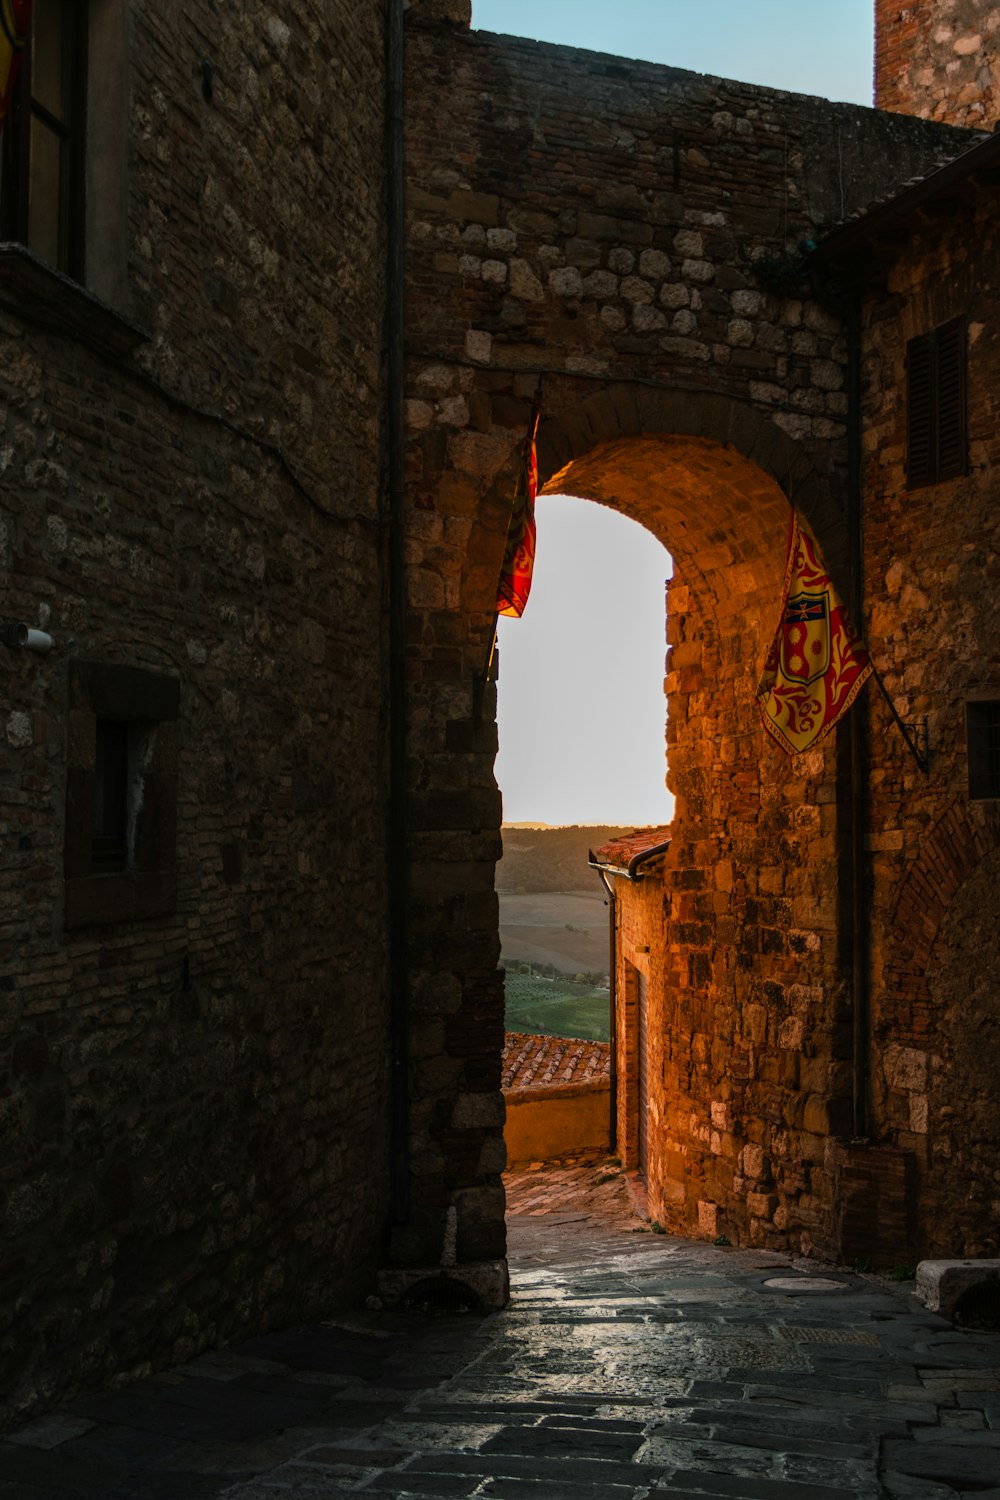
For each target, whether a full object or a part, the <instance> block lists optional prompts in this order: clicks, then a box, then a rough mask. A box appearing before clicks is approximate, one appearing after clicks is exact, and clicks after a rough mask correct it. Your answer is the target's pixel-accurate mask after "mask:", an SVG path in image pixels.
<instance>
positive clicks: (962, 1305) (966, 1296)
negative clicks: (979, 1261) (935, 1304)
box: [952, 1281, 1000, 1333]
mask: <svg viewBox="0 0 1000 1500" xmlns="http://www.w3.org/2000/svg"><path fill="white" fill-rule="evenodd" d="M952 1319H953V1321H954V1322H955V1323H956V1325H957V1326H958V1327H959V1328H974V1329H977V1330H978V1331H979V1332H980V1333H1000V1281H981V1282H980V1283H979V1285H978V1286H970V1287H967V1288H966V1290H965V1291H964V1292H963V1293H962V1295H961V1297H959V1299H958V1301H957V1302H956V1303H955V1311H954V1312H953V1313H952Z"/></svg>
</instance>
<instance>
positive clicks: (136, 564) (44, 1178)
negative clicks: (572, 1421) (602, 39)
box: [0, 0, 388, 1417]
mask: <svg viewBox="0 0 1000 1500" xmlns="http://www.w3.org/2000/svg"><path fill="white" fill-rule="evenodd" d="M86 9H87V10H88V11H89V12H90V22H91V25H90V49H91V57H90V71H91V89H90V92H89V111H90V120H89V122H88V128H89V134H90V140H91V143H92V146H93V151H92V154H91V157H90V160H89V162H88V163H87V164H86V171H87V175H88V182H87V187H88V195H87V204H86V223H85V224H84V225H83V226H82V236H83V238H84V240H85V245H84V249H85V252H86V254H85V262H86V263H85V264H84V265H80V264H78V265H76V266H74V267H73V276H74V278H75V277H82V282H81V281H80V280H77V279H71V278H70V277H69V276H66V275H63V274H61V273H59V272H58V271H57V270H55V269H54V268H53V267H52V265H51V264H48V263H46V262H45V259H44V258H43V257H45V256H46V254H47V251H48V246H47V245H46V244H44V243H43V244H42V245H41V246H40V249H39V253H38V254H33V253H32V252H30V251H28V250H25V248H24V247H23V246H21V245H9V244H7V245H4V246H3V248H2V249H0V395H2V402H0V474H2V478H0V486H2V490H0V570H2V573H0V576H2V578H3V594H2V604H0V614H2V615H3V617H4V618H5V619H6V620H9V621H15V622H26V623H27V624H28V625H30V626H32V627H38V628H40V629H42V630H43V631H44V632H46V633H48V634H50V635H51V637H52V639H53V642H54V645H53V647H52V649H51V650H50V651H49V652H48V654H37V653H35V652H33V651H28V650H23V651H17V650H13V651H12V650H9V649H7V648H5V647H3V646H0V804H2V806H0V820H2V835H0V838H2V876H0V880H2V886H3V897H2V906H0V1016H2V1041H0V1122H2V1123H0V1140H2V1151H0V1234H2V1240H3V1253H2V1257H0V1265H2V1269H0V1370H2V1374H0V1393H2V1398H3V1406H4V1411H5V1414H6V1415H7V1416H8V1417H9V1416H10V1415H11V1414H16V1413H19V1412H23V1411H24V1410H26V1409H28V1408H29V1407H31V1406H33V1405H37V1404H39V1403H44V1402H47V1401H51V1400H52V1399H53V1398H54V1397H56V1396H57V1395H58V1394H59V1393H60V1392H61V1391H65V1390H67V1389H71V1388H72V1387H73V1386H76V1385H79V1384H81V1383H85V1384H96V1383H101V1382H104V1381H107V1380H108V1379H109V1378H110V1377H111V1376H112V1375H115V1374H118V1373H121V1372H129V1371H136V1370H144V1369H148V1368H149V1366H150V1364H151V1363H156V1364H158V1365H163V1364H164V1363H174V1362H177V1361H178V1360H183V1359H184V1358H186V1357H187V1356H188V1355H189V1354H191V1353H192V1351H194V1350H196V1349H200V1348H204V1347H206V1346H207V1345H209V1344H212V1343H218V1342H231V1341H232V1340H234V1339H236V1338H238V1337H239V1335H240V1334H241V1332H244V1331H245V1330H247V1329H251V1328H258V1327H261V1326H264V1325H274V1324H277V1323H282V1322H284V1323H288V1322H292V1321H294V1320H296V1319H298V1318H301V1317H303V1316H315V1315H318V1314H320V1313H321V1312H323V1311H324V1310H326V1309H329V1308H331V1307H334V1306H338V1305H343V1304H344V1303H345V1302H351V1301H353V1300H354V1299H355V1298H356V1297H357V1296H358V1295H360V1294H361V1292H362V1290H363V1289H364V1288H366V1287H367V1286H368V1285H369V1284H370V1273H369V1270H368V1267H369V1266H370V1264H371V1263H372V1262H377V1260H378V1258H379V1256H380V1255H381V1247H382V1239H383V1234H384V1224H385V1219H386V1213H387V1184H386V1175H387V1174H386V1161H387V1153H388V1139H387V1133H388V1127H387V1120H388V1104H387V1074H388V1060H387V1054H386V1042H385V1038H386V1027H387V1022H386V998H385V997H386V978H385V975H386V945H385V936H384V933H385V926H386V918H385V911H386V890H385V885H386V877H385V856H384V833H383V824H384V805H385V771H384V755H383V753H382V751H381V748H380V747H381V746H382V744H383V742H384V724H385V712H386V704H385V690H384V678H385V673H384V667H383V662H382V656H383V647H382V641H383V636H384V628H383V620H384V607H383V604H382V601H381V599H380V585H379V580H380V577H381V572H382V556H383V544H382V538H381V532H382V518H381V499H380V486H381V473H380V471H381V457H380V450H381V447H382V442H383V439H382V431H383V424H384V389H383V375H382V370H381V357H380V350H381V348H382V345H383V332H382V320H383V303H384V270H383V267H384V264H385V254H384V239H385V229H384V213H383V173H384V159H385V142H384V123H383V114H384V109H383V96H384V68H385V63H384V26H385V14H384V11H385V8H384V7H383V6H382V5H380V4H375V5H371V6H365V7H363V12H364V13H363V15H362V14H361V13H360V12H359V11H358V8H357V7H356V6H354V5H351V4H348V3H346V0H344V3H341V0H333V3H331V4H328V5H325V6H323V7H322V8H321V9H320V10H318V11H317V10H316V8H315V7H311V6H304V5H288V6H283V7H281V9H280V12H278V11H275V10H274V9H273V8H272V7H270V6H266V5H263V4H254V3H250V4H246V5H242V6H240V7H222V8H220V7H217V6H215V5H213V4H210V3H208V0H188V3H185V4H183V5H179V6H177V7H171V16H170V19H169V22H168V17H167V15H166V14H165V12H164V10H163V7H162V6H160V5H157V4H154V3H152V0H149V3H147V0H133V3H130V4H128V5H125V4H124V3H121V4H119V3H118V0H93V3H92V4H91V5H89V6H88V7H86ZM81 123H82V122H81ZM116 746H117V747H118V749H117V751H116ZM116 753H117V754H118V756H119V760H120V764H119V765H118V767H117V770H116V769H115V766H114V764H113V762H114V759H115V755H116ZM125 757H128V759H127V760H126V759H125ZM111 777H117V778H118V783H119V784H118V788H117V790H116V792H115V793H114V795H115V796H119V795H120V796H121V797H122V798H123V799H124V800H123V807H124V809H125V811H124V817H125V818H127V820H128V822H127V825H126V826H123V827H120V828H118V829H115V828H113V827H112V826H111V825H112V823H113V821H114V820H113V818H109V819H107V820H106V824H107V826H103V827H99V826H98V819H99V814H98V812H97V810H96V808H97V804H98V802H99V801H100V800H101V798H102V797H104V796H105V794H107V797H108V798H111V797H112V793H111V792H110V791H109V790H108V781H107V779H106V778H111ZM126 782H127V785H122V783H126ZM98 835H103V836H105V837H106V839H107V840H108V841H109V843H110V842H113V841H114V839H115V838H116V837H118V838H120V840H121V842H122V846H123V847H122V849H121V850H120V851H119V853H118V854H117V855H116V853H115V851H114V850H113V849H110V850H109V849H108V848H100V849H99V848H98ZM125 844H127V845H128V848H127V849H126V848H125V847H124V846H125Z"/></svg>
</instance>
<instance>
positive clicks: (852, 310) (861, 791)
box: [847, 285, 872, 1136]
mask: <svg viewBox="0 0 1000 1500" xmlns="http://www.w3.org/2000/svg"><path fill="white" fill-rule="evenodd" d="M848 296H849V302H848V310H847V410H848V416H847V530H848V547H849V549H850V558H849V560H850V591H851V599H850V610H851V618H852V619H853V620H854V622H855V625H856V627H857V629H858V630H860V631H862V634H863V614H862V605H863V602H864V534H863V527H864V494H863V480H862V468H861V463H862V450H861V287H860V285H858V286H855V287H852V288H851V290H850V292H849V294H848ZM848 723H849V725H850V744H851V772H850V819H851V862H850V869H851V982H852V990H853V996H854V1006H853V1038H852V1042H853V1045H852V1052H853V1062H854V1065H853V1082H852V1125H853V1133H854V1135H855V1136H867V1135H868V1132H869V1128H870V1122H871V1046H872V1037H871V990H870V984H871V917H870V912H869V910H868V902H867V901H866V899H865V898H866V895H867V890H866V871H865V835H866V832H867V817H866V795H865V794H866V788H867V763H868V744H867V739H868V736H867V727H868V715H867V712H866V704H865V700H864V697H863V695H862V696H859V698H858V701H857V702H856V703H855V705H854V711H853V713H851V714H850V715H849V716H848Z"/></svg>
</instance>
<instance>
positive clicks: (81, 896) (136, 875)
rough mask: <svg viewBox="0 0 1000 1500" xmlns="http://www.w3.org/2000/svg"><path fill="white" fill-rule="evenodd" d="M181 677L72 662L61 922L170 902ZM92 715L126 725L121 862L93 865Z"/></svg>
mask: <svg viewBox="0 0 1000 1500" xmlns="http://www.w3.org/2000/svg"><path fill="white" fill-rule="evenodd" d="M179 712H180V681H179V679H178V678H176V677H172V676H168V675H167V674H166V673H161V672H152V671H148V670H147V669H145V668H142V667H122V666H112V665H109V664H107V663H104V662H93V661H80V660H77V661H71V662H70V664H69V712H68V719H67V753H66V827H65V838H64V846H63V862H64V877H65V881H64V922H65V926H66V927H67V928H76V927H85V926H91V925H107V924H110V923H122V922H129V921H133V920H137V919H146V918H150V917H157V916H167V915H169V914H170V913H171V912H173V911H174V909H175V907H176V904H177V719H178V716H179ZM98 719H113V720H118V721H121V722H124V723H126V724H128V726H129V731H130V745H131V746H132V747H133V748H134V754H133V756H132V763H131V764H130V767H129V785H128V791H127V797H128V813H129V838H128V852H127V857H126V864H125V868H124V869H121V870H115V871H112V872H95V870H94V862H93V844H94V796H95V785H96V740H97V721H98Z"/></svg>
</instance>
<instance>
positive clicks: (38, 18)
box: [31, 0, 66, 120]
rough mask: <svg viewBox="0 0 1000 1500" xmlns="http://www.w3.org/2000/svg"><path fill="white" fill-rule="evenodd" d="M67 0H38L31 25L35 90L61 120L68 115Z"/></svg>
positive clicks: (32, 75) (33, 86) (32, 84)
mask: <svg viewBox="0 0 1000 1500" xmlns="http://www.w3.org/2000/svg"><path fill="white" fill-rule="evenodd" d="M64 4H65V0H35V3H34V5H33V7H32V28H31V92H32V94H33V95H34V97H35V98H36V99H37V100H38V102H39V104H42V105H44V107H45V108H46V109H47V110H48V111H49V113H50V114H53V115H55V116H56V118H57V119H59V120H65V118H66V88H65V64H66V31H65V27H64Z"/></svg>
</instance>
